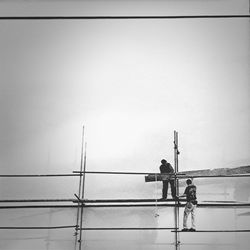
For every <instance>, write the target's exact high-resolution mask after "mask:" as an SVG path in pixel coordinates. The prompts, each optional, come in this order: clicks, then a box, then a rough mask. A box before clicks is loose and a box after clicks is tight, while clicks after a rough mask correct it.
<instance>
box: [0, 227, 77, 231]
mask: <svg viewBox="0 0 250 250" xmlns="http://www.w3.org/2000/svg"><path fill="white" fill-rule="evenodd" d="M65 228H76V226H54V227H0V229H4V230H29V229H32V230H33V229H37V230H38V229H39V230H40V229H65Z"/></svg>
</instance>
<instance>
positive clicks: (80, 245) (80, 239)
mask: <svg viewBox="0 0 250 250" xmlns="http://www.w3.org/2000/svg"><path fill="white" fill-rule="evenodd" d="M86 152H87V143H85V152H84V167H83V171H84V173H83V179H82V196H81V199H82V200H83V199H84V191H85V171H86V158H87V153H86ZM82 222H83V204H81V216H80V238H79V250H81V249H82Z"/></svg>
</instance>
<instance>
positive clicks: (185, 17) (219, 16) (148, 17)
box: [0, 15, 250, 20]
mask: <svg viewBox="0 0 250 250" xmlns="http://www.w3.org/2000/svg"><path fill="white" fill-rule="evenodd" d="M249 17H250V15H175V16H174V15H170V16H167V15H165V16H157V15H151V16H149V15H147V16H142V15H141V16H139V15H134V16H1V17H0V20H85V19H87V20H89V19H211V18H249Z"/></svg>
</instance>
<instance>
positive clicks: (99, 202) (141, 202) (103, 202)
mask: <svg viewBox="0 0 250 250" xmlns="http://www.w3.org/2000/svg"><path fill="white" fill-rule="evenodd" d="M178 155H179V150H178V133H177V132H176V131H174V163H175V174H174V176H172V178H174V179H175V184H176V194H177V195H179V179H180V178H190V177H194V176H186V175H183V174H180V173H179V169H178ZM86 174H104V175H156V174H157V175H158V173H145V172H108V171H107V172H103V171H102V172H97V171H86V143H85V150H84V129H83V134H82V151H81V166H80V171H73V174H50V175H0V177H10V178H15V177H16V178H20V177H24V178H26V177H32V178H34V177H46V178H48V177H62V176H63V177H65V176H68V177H80V178H79V190H78V195H76V194H75V196H76V198H74V199H16V200H6V199H5V200H0V203H47V204H46V205H45V204H43V205H41V204H38V205H34V204H32V205H30V204H29V205H3V206H0V209H18V208H20V209H23V208H75V209H77V220H76V225H56V226H47V227H0V229H1V230H61V229H69V228H72V229H75V250H76V249H79V250H81V249H82V243H83V232H84V231H141V230H144V231H145V230H151V231H153V230H158V231H160V230H168V231H171V232H173V233H174V235H175V240H174V244H173V245H174V246H175V249H176V250H179V249H180V247H181V245H185V244H183V243H181V241H180V233H181V232H182V231H180V225H179V217H180V216H179V208H180V207H184V206H185V199H178V201H176V200H173V199H168V200H167V201H166V200H161V199H95V200H89V199H85V198H84V190H85V175H86ZM249 176H250V175H244V176H242V175H240V176H239V175H228V176H226V175H223V176H222V175H218V176H207V177H209V178H218V177H221V178H222V177H249ZM199 177H200V178H204V177H205V176H204V175H201V176H195V178H199ZM182 202H184V203H182ZM55 203H57V204H55ZM58 203H61V204H58ZM67 203H71V204H67ZM156 204H157V207H173V208H174V227H85V226H83V222H84V218H83V211H84V208H105V207H110V208H111V207H155V206H156ZM197 206H198V207H203V208H209V207H216V208H232V207H234V208H237V207H241V208H243V207H250V203H240V202H234V201H225V202H215V201H214V202H200V203H199V204H198V205H197ZM218 232H221V233H248V232H250V229H249V230H248V229H239V230H197V231H196V233H218ZM185 233H187V232H185Z"/></svg>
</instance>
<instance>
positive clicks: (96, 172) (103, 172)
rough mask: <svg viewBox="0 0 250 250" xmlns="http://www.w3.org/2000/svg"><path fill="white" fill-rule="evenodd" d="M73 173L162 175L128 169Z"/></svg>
mask: <svg viewBox="0 0 250 250" xmlns="http://www.w3.org/2000/svg"><path fill="white" fill-rule="evenodd" d="M73 173H78V174H111V175H112V174H114V175H115V174H118V175H119V174H120V175H161V174H160V173H152V172H151V173H149V172H126V171H120V172H119V171H73ZM162 175H172V176H174V175H175V174H174V173H172V174H162ZM177 175H183V174H177Z"/></svg>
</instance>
